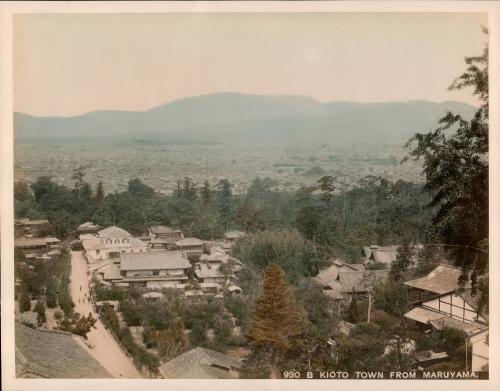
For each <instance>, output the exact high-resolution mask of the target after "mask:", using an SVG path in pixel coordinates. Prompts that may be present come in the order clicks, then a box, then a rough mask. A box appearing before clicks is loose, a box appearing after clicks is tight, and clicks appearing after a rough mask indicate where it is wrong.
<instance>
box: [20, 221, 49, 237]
mask: <svg viewBox="0 0 500 391" xmlns="http://www.w3.org/2000/svg"><path fill="white" fill-rule="evenodd" d="M49 226H50V224H49V220H30V219H19V220H14V234H15V236H16V237H21V236H27V237H36V236H39V233H40V232H41V231H43V230H46V229H48V228H49Z"/></svg>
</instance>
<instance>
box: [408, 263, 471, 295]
mask: <svg viewBox="0 0 500 391" xmlns="http://www.w3.org/2000/svg"><path fill="white" fill-rule="evenodd" d="M460 274H461V270H460V269H459V268H456V267H453V266H448V265H439V266H438V267H436V268H435V269H434V270H433V271H431V272H430V273H429V274H427V275H426V276H424V277H421V278H417V279H415V280H411V281H406V282H405V283H404V285H407V286H410V287H412V288H417V289H422V290H425V291H429V292H433V293H438V294H444V293H449V292H453V291H455V290H457V289H458V288H459V284H458V279H459V277H460Z"/></svg>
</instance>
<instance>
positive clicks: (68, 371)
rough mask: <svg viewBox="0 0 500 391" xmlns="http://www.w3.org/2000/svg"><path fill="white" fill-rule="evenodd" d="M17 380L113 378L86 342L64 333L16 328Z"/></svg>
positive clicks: (20, 326) (24, 327) (20, 325)
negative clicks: (18, 378) (95, 357)
mask: <svg viewBox="0 0 500 391" xmlns="http://www.w3.org/2000/svg"><path fill="white" fill-rule="evenodd" d="M15 334H16V336H15V344H16V354H15V363H16V377H20V378H47V379H81V378H94V379H95V378H97V379H98V378H110V377H112V376H111V375H110V374H109V372H108V371H106V369H104V367H103V366H102V365H101V364H100V363H99V362H97V361H96V360H95V359H94V358H93V357H92V356H91V354H90V353H89V352H88V351H87V348H86V346H85V344H84V342H83V338H81V337H79V336H76V335H74V334H70V333H66V332H64V331H55V330H50V331H49V330H41V329H33V328H30V327H27V326H24V325H22V324H19V323H16V324H15Z"/></svg>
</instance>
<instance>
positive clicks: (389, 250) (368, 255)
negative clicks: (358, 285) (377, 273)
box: [361, 244, 398, 268]
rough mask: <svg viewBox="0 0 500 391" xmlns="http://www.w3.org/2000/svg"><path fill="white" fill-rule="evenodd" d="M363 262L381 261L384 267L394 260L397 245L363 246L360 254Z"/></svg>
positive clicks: (389, 265) (396, 253)
mask: <svg viewBox="0 0 500 391" xmlns="http://www.w3.org/2000/svg"><path fill="white" fill-rule="evenodd" d="M361 255H362V256H363V257H364V259H365V263H383V264H384V265H386V268H390V267H391V264H392V263H393V262H394V261H395V260H396V258H397V255H398V246H379V245H376V244H372V245H370V246H369V247H363V251H362V254H361Z"/></svg>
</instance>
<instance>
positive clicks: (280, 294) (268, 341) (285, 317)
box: [247, 265, 305, 377]
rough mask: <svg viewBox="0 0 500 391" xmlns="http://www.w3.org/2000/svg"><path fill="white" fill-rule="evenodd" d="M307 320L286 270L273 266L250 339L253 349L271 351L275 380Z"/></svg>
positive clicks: (249, 330) (266, 276) (255, 313)
mask: <svg viewBox="0 0 500 391" xmlns="http://www.w3.org/2000/svg"><path fill="white" fill-rule="evenodd" d="M304 318H305V316H304V311H303V309H302V308H301V307H299V306H298V305H297V304H296V302H295V299H294V297H293V294H292V292H291V291H290V288H289V287H288V285H287V283H286V280H285V275H284V273H283V270H282V269H281V268H280V267H278V266H276V265H271V266H269V267H268V268H267V269H266V271H265V274H264V285H263V288H262V294H261V296H260V297H259V298H258V299H257V301H256V303H255V306H254V308H253V314H252V318H251V320H250V325H249V328H248V332H247V338H248V340H249V341H250V344H251V346H252V349H259V348H264V349H267V350H269V352H270V362H269V365H270V367H271V373H272V375H274V377H277V375H278V373H279V360H280V359H281V357H282V354H283V353H284V352H285V351H286V350H287V349H288V348H289V347H290V341H291V339H292V338H293V337H295V336H298V335H300V334H301V333H302V326H303V321H304Z"/></svg>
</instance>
